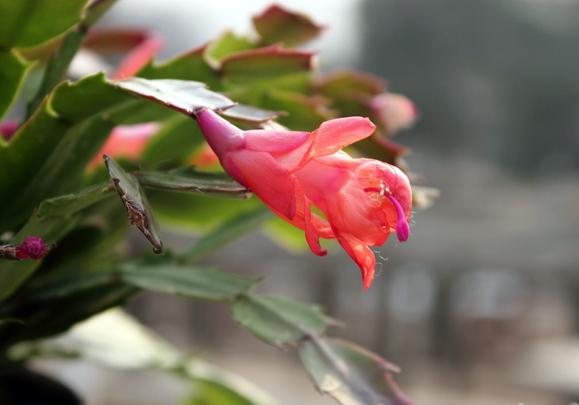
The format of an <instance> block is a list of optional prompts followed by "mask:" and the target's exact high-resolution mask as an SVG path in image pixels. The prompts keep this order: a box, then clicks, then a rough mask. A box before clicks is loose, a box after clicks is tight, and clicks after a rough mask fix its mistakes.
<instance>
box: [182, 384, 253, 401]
mask: <svg viewBox="0 0 579 405" xmlns="http://www.w3.org/2000/svg"><path fill="white" fill-rule="evenodd" d="M194 387H195V389H194V391H193V394H192V395H191V396H190V397H189V398H187V399H186V400H185V402H184V405H256V404H257V403H256V402H254V401H253V400H251V399H249V398H247V397H245V396H244V395H243V394H241V393H239V392H237V391H235V390H234V389H232V388H231V387H228V386H227V385H224V384H222V383H220V382H218V381H211V380H204V379H197V380H196V381H195V385H194Z"/></svg>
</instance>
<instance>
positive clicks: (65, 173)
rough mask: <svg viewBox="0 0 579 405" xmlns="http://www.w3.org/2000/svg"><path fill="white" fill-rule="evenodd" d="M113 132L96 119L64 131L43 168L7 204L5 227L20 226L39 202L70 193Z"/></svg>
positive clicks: (93, 118)
mask: <svg viewBox="0 0 579 405" xmlns="http://www.w3.org/2000/svg"><path fill="white" fill-rule="evenodd" d="M112 128H113V124H112V123H111V122H108V121H106V120H104V119H103V118H101V117H100V116H98V115H95V116H94V117H92V118H90V119H87V120H84V121H81V122H80V123H79V124H77V125H75V126H73V127H72V128H71V129H70V130H69V131H67V132H66V133H65V135H64V137H63V139H62V140H61V141H60V142H59V143H58V144H57V145H56V147H55V148H54V150H53V151H52V153H50V154H49V156H48V159H45V161H44V164H43V165H42V167H41V168H40V169H39V170H38V171H37V172H36V173H34V174H33V175H32V176H31V178H30V179H29V180H28V181H27V182H26V183H25V184H23V185H21V190H22V191H20V192H19V193H18V194H17V195H16V196H15V198H14V199H13V200H12V201H10V204H8V207H7V209H6V210H5V214H6V218H7V219H8V220H7V223H9V224H12V225H14V224H17V223H19V222H20V221H21V220H22V219H23V218H26V216H28V215H30V213H31V212H32V209H33V208H34V207H35V205H36V204H38V203H39V202H40V201H42V200H44V199H46V198H49V197H53V196H57V195H59V194H63V193H67V192H70V191H71V190H72V189H74V187H76V186H78V185H79V184H80V183H81V180H82V174H83V171H84V168H85V167H86V165H87V164H88V163H89V161H90V160H92V158H93V156H95V155H96V153H97V152H98V151H99V149H100V148H101V146H102V144H103V143H104V141H105V140H106V138H107V137H108V135H109V133H110V131H111V129H112ZM8 152H10V149H9V150H8ZM37 153H38V152H37ZM26 158H29V157H28V156H26Z"/></svg>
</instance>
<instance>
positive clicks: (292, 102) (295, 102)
mask: <svg viewBox="0 0 579 405" xmlns="http://www.w3.org/2000/svg"><path fill="white" fill-rule="evenodd" d="M263 105H266V106H267V107H268V108H272V109H275V110H280V111H285V112H286V113H287V115H284V116H281V117H280V118H279V120H278V121H279V123H280V124H282V125H285V126H287V127H288V128H295V129H299V130H303V131H313V130H314V129H316V128H317V127H318V126H319V125H320V124H321V123H322V122H324V121H326V120H329V119H331V118H334V117H335V113H334V112H333V111H331V110H330V109H329V108H328V106H327V100H325V99H324V98H321V97H308V96H304V95H303V94H301V93H298V92H293V91H283V90H272V91H269V92H267V94H266V95H265V97H264V100H263Z"/></svg>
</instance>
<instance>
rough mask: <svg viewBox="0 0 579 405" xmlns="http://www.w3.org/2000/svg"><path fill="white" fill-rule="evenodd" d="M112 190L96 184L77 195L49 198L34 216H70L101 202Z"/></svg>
mask: <svg viewBox="0 0 579 405" xmlns="http://www.w3.org/2000/svg"><path fill="white" fill-rule="evenodd" d="M112 190H113V189H112V187H111V186H110V184H98V185H96V186H92V187H89V188H86V189H84V190H81V191H79V192H77V193H72V194H66V195H63V196H59V197H54V198H50V199H48V200H45V201H43V202H42V204H40V206H39V207H38V210H37V211H36V215H37V216H38V217H39V218H43V217H57V216H70V215H72V214H75V213H77V212H79V211H81V210H83V209H85V208H87V207H90V206H91V205H94V204H96V203H98V202H101V201H102V200H104V199H105V198H107V197H109V196H110V195H112V194H111V192H112Z"/></svg>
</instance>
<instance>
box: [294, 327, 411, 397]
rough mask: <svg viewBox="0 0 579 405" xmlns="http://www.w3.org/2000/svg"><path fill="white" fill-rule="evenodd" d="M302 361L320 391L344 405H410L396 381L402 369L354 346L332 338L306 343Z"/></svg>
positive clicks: (311, 340)
mask: <svg viewBox="0 0 579 405" xmlns="http://www.w3.org/2000/svg"><path fill="white" fill-rule="evenodd" d="M299 352H300V357H301V359H302V362H303V364H304V366H305V367H306V369H307V370H308V372H309V373H310V375H311V376H312V378H313V380H314V382H315V384H316V386H317V388H318V390H319V391H320V392H322V393H324V394H329V395H331V396H332V397H334V398H335V399H336V400H337V401H338V402H339V403H341V404H344V405H366V404H376V405H403V404H407V405H409V404H410V403H411V402H410V401H409V400H408V398H406V396H405V395H404V393H403V392H402V391H401V390H400V388H399V387H398V386H397V385H396V383H395V382H394V380H393V378H392V376H391V373H393V372H394V373H395V372H398V368H397V367H396V366H394V365H392V364H390V363H388V362H387V361H386V360H384V359H383V358H382V357H380V356H378V355H377V354H374V353H372V352H369V351H367V350H366V349H363V348H361V347H359V346H357V345H354V344H353V343H350V342H346V341H343V340H339V339H332V338H313V339H308V340H306V341H305V342H304V343H303V344H302V345H301V347H300V349H299Z"/></svg>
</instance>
